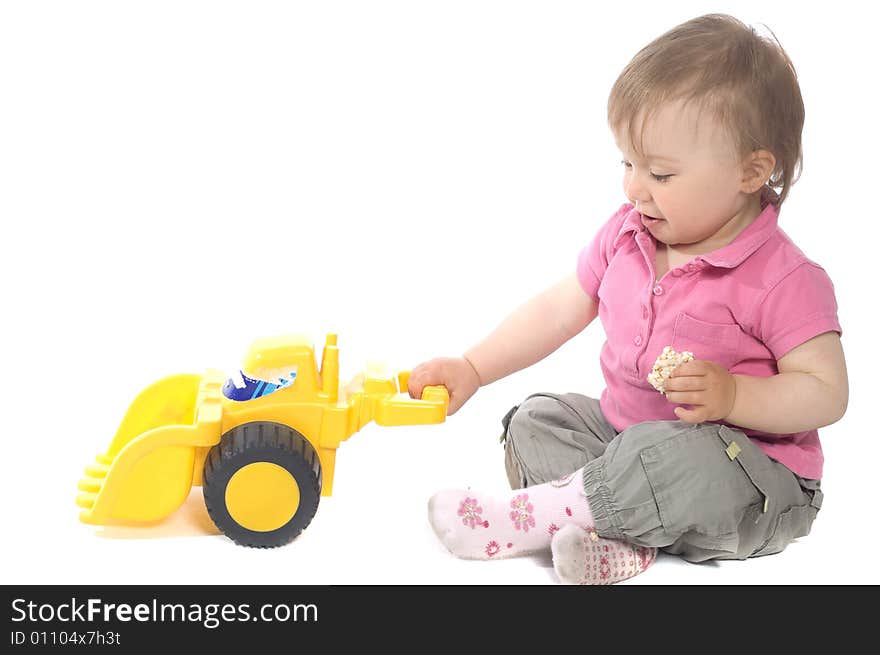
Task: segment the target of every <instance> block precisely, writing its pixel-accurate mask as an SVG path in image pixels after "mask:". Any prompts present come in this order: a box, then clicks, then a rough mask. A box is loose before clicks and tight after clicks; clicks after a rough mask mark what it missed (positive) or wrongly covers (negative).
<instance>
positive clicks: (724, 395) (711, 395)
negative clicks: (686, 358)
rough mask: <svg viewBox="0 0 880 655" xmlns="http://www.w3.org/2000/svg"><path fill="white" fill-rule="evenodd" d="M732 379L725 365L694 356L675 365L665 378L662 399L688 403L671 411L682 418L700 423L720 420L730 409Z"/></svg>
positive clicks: (733, 395)
mask: <svg viewBox="0 0 880 655" xmlns="http://www.w3.org/2000/svg"><path fill="white" fill-rule="evenodd" d="M735 398H736V380H735V379H734V377H733V376H732V375H731V374H730V373H729V372H728V371H727V369H726V368H724V367H723V366H721V365H720V364H716V363H715V362H708V361H705V360H701V359H695V360H692V361H690V362H686V363H684V364H682V365H681V366H677V367H676V368H675V370H673V371H672V374H671V375H670V376H669V379H668V380H666V399H667V400H668V401H669V402H671V403H676V404H685V405H690V406H691V409H685V408H684V407H676V408H675V409H674V410H673V411H674V412H675V415H676V416H677V417H678V418H680V419H681V420H682V421H686V422H687V423H702V422H703V421H718V420H724V419H725V418H727V416H728V415H729V414H730V412H731V411H732V410H733V401H734V399H735Z"/></svg>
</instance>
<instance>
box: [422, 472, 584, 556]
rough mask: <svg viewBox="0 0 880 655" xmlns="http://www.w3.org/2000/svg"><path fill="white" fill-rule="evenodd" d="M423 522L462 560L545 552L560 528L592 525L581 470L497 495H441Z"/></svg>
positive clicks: (463, 492) (468, 492)
mask: <svg viewBox="0 0 880 655" xmlns="http://www.w3.org/2000/svg"><path fill="white" fill-rule="evenodd" d="M428 518H429V520H430V522H431V526H432V527H433V528H434V532H435V533H437V536H438V537H439V538H440V540H441V541H442V542H443V544H444V545H445V546H446V547H447V548H448V549H449V550H450V551H451V552H452V553H453V554H455V555H457V556H458V557H462V558H466V559H497V558H502V557H510V556H513V555H521V554H524V553H530V552H534V551H538V550H547V549H548V548H549V547H550V539H551V538H552V537H553V535H554V533H556V532H557V531H558V530H559V529H560V528H562V527H563V526H564V525H566V524H569V523H573V524H575V525H578V526H581V527H583V528H590V527H592V525H593V515H592V513H591V512H590V505H589V503H588V502H587V497H586V494H585V493H584V482H583V475H582V469H578V470H577V471H575V472H574V473H571V474H569V475H567V476H565V477H563V478H561V479H559V480H554V481H552V482H547V483H545V484H539V485H535V486H531V487H528V488H526V489H518V490H516V491H513V492H508V493H507V494H504V495H501V496H497V497H495V496H490V495H487V494H484V493H481V492H476V491H471V490H448V491H441V492H438V493H436V494H434V496H432V497H431V499H430V501H428Z"/></svg>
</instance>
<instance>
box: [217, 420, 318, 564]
mask: <svg viewBox="0 0 880 655" xmlns="http://www.w3.org/2000/svg"><path fill="white" fill-rule="evenodd" d="M255 462H271V463H273V464H277V465H278V466H281V467H283V468H284V469H286V470H287V471H288V472H289V473H290V474H291V475H292V476H293V478H294V480H296V483H297V485H298V486H299V496H300V497H299V506H298V507H297V509H296V513H295V514H294V515H293V516H292V517H291V519H290V520H289V521H288V522H287V523H285V524H284V525H283V526H281V527H280V528H278V529H276V530H271V531H269V532H256V531H254V530H249V529H248V528H245V527H244V526H242V525H240V524H239V523H237V522H236V521H235V519H233V518H232V516H231V515H230V514H229V510H228V509H227V507H226V485H227V484H228V483H229V480H230V479H231V478H232V476H233V475H235V473H236V471H238V470H239V469H240V468H242V467H244V466H247V465H248V464H253V463H255ZM202 489H203V492H204V497H205V506H206V507H207V508H208V514H209V515H210V517H211V520H212V521H214V525H216V526H217V528H218V529H219V530H220V531H221V532H222V533H223V534H225V535H226V536H227V537H229V538H230V539H232V541H234V542H235V543H237V544H239V545H241V546H250V547H254V548H275V547H277V546H283V545H284V544H287V543H290V542H291V541H293V540H294V539H295V538H296V537H297V535H299V533H300V532H302V531H303V530H304V529H305V528H306V526H308V524H309V523H310V522H311V520H312V517H314V516H315V512H317V511H318V502H319V501H320V499H321V462H320V460H319V459H318V454H317V453H316V452H315V449H314V448H313V447H312V445H311V444H310V443H309V442H308V440H307V439H306V438H305V437H303V436H302V435H301V434H300V433H299V432H297V431H296V430H292V429H291V428H289V427H287V426H286V425H281V424H279V423H271V422H267V421H255V422H253V423H245V424H244V425H240V426H238V427H237V428H233V429H232V430H230V431H229V432H227V433H226V434H224V435H223V436H222V437H221V439H220V443H219V444H217V445H216V446H214V447H213V448H211V450H210V452H209V453H208V456H207V457H206V458H205V467H204V471H203V482H202Z"/></svg>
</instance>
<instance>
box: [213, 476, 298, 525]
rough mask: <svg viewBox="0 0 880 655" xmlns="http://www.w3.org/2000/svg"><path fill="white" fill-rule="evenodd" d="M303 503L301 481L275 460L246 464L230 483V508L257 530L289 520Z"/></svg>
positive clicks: (235, 517)
mask: <svg viewBox="0 0 880 655" xmlns="http://www.w3.org/2000/svg"><path fill="white" fill-rule="evenodd" d="M298 507H299V485H298V484H297V483H296V479H294V477H293V476H292V475H291V474H290V473H289V472H288V471H287V469H285V468H282V467H281V466H278V465H277V464H273V463H271V462H254V463H253V464H248V465H247V466H242V467H241V468H240V469H238V470H237V471H236V472H235V475H233V476H232V478H230V480H229V484H227V485H226V509H227V510H228V511H229V515H230V516H232V518H233V520H234V521H235V522H236V523H238V524H239V525H240V526H242V527H243V528H247V529H248V530H253V531H254V532H271V531H272V530H277V529H278V528H280V527H281V526H283V525H284V524H286V523H287V522H288V521H289V520H290V519H292V518H293V515H294V514H296V510H297V508H298Z"/></svg>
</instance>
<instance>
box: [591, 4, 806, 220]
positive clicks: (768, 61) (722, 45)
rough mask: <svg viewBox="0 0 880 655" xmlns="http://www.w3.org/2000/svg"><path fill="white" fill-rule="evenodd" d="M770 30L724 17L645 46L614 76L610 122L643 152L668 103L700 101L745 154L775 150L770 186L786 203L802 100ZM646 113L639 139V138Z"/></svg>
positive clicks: (700, 21)
mask: <svg viewBox="0 0 880 655" xmlns="http://www.w3.org/2000/svg"><path fill="white" fill-rule="evenodd" d="M767 30H768V31H769V32H770V37H767V36H761V35H759V34H758V33H757V32H756V31H755V30H754V28H752V27H750V26H748V25H746V24H744V23H742V22H741V21H739V20H737V19H736V18H733V17H732V16H727V15H724V14H708V15H706V16H700V17H699V18H694V19H693V20H689V21H687V22H685V23H682V24H681V25H678V26H677V27H674V28H672V29H671V30H669V31H668V32H666V33H665V34H663V35H662V36H660V37H658V38H656V39H655V40H654V41H652V42H651V43H649V44H648V45H647V46H645V47H644V48H642V50H640V51H639V52H638V53H637V54H636V55H635V57H633V58H632V61H630V62H629V64H628V65H627V66H626V68H624V69H623V72H622V73H621V74H620V76H619V77H618V78H617V81H616V82H615V83H614V86H613V87H612V89H611V94H610V95H609V97H608V123H609V125H610V126H611V128H612V129H613V130H616V129H618V128H621V127H627V129H628V130H629V136H630V141H631V143H632V145H633V148H634V149H636V152H639V153H640V154H641V150H640V149H641V144H642V136H643V134H644V127H645V125H646V124H647V122H648V118H649V117H650V116H651V115H652V114H653V113H654V112H655V111H656V110H657V109H658V108H659V107H660V106H661V105H662V104H663V103H665V102H667V101H671V100H678V99H682V100H684V101H685V102H686V103H690V102H695V103H696V104H697V106H698V107H699V108H700V109H707V110H709V111H711V112H712V113H713V114H714V115H715V116H716V117H717V118H718V119H719V121H720V122H721V125H722V126H723V127H724V128H725V129H726V130H727V131H728V133H729V134H730V135H731V136H732V137H733V139H734V142H735V145H736V147H737V150H738V152H739V153H740V154H741V155H743V156H744V155H746V154H748V153H749V152H753V151H755V150H759V149H766V150H769V151H770V152H772V153H773V155H774V156H775V157H776V167H775V169H774V170H773V173H772V174H771V175H770V179H769V181H768V182H767V186H769V187H770V188H771V189H773V190H775V191H776V194H775V195H776V198H775V199H774V201H773V202H775V203H776V204H778V205H782V202H783V201H784V200H785V197H786V196H787V195H788V192H789V189H790V188H791V185H792V184H794V182H795V181H796V180H797V178H798V177H799V176H800V172H801V167H802V163H803V155H802V152H801V132H802V130H803V126H804V102H803V99H802V98H801V90H800V87H799V86H798V80H797V74H796V73H795V70H794V66H793V65H792V63H791V60H790V59H789V57H788V55H787V54H786V52H785V50H783V48H782V45H780V43H779V41H778V40H777V39H776V36H775V35H774V34H773V32H772V31H771V30H770V29H769V28H767ZM771 37H772V38H771ZM642 112H644V115H643V116H642V120H641V121H640V122H641V125H642V130H641V131H642V134H640V135H636V134H635V130H636V128H635V124H636V123H637V122H638V121H637V117H639V116H640V114H642ZM636 137H638V138H636ZM771 195H774V194H771Z"/></svg>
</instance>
